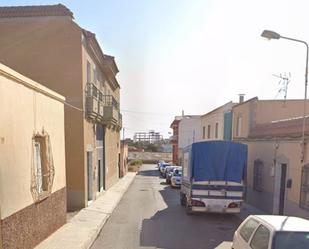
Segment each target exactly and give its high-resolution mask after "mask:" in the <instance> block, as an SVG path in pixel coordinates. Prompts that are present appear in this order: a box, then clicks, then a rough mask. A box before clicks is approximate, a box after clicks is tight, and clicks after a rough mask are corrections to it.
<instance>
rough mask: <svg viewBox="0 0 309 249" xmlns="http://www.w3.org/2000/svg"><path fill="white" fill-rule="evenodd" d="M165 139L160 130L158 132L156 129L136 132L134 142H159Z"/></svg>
mask: <svg viewBox="0 0 309 249" xmlns="http://www.w3.org/2000/svg"><path fill="white" fill-rule="evenodd" d="M162 140H163V136H162V135H161V134H160V132H156V131H154V130H151V131H148V132H135V134H134V137H133V141H134V142H142V143H151V144H153V143H158V142H160V141H162Z"/></svg>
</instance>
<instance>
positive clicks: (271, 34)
mask: <svg viewBox="0 0 309 249" xmlns="http://www.w3.org/2000/svg"><path fill="white" fill-rule="evenodd" d="M261 36H262V37H265V38H267V39H269V40H271V39H280V38H281V39H286V40H290V41H294V42H300V43H303V44H305V46H306V49H307V50H306V69H305V98H304V116H303V128H302V157H301V161H304V156H305V127H306V100H307V85H308V52H309V51H308V50H309V49H308V44H307V42H305V41H302V40H298V39H294V38H289V37H285V36H281V35H279V34H278V33H276V32H274V31H270V30H264V31H263V33H262V34H261Z"/></svg>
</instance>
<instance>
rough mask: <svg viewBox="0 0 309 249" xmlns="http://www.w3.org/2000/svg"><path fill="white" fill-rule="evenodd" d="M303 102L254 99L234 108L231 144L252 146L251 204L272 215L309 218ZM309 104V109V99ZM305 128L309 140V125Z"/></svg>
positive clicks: (249, 188) (249, 169)
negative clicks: (235, 142) (239, 143)
mask: <svg viewBox="0 0 309 249" xmlns="http://www.w3.org/2000/svg"><path fill="white" fill-rule="evenodd" d="M303 104H304V102H303V100H258V98H253V99H250V100H248V101H246V102H243V103H240V104H238V105H235V106H234V107H233V140H234V141H239V142H242V143H245V144H247V145H248V168H247V176H246V185H247V190H246V191H247V194H246V198H247V202H248V203H249V204H251V205H254V206H256V207H257V208H259V209H262V210H264V211H266V212H268V213H273V214H286V215H295V213H297V215H298V216H302V217H305V218H309V205H308V203H309V192H308V191H307V190H308V186H309V182H308V179H309V173H308V172H309V170H308V166H307V165H308V159H309V154H308V153H309V150H308V146H305V149H304V155H305V157H304V158H303V157H302V154H303V153H302V152H303V151H302V148H303V147H302V136H301V131H302V121H303V118H302V116H303ZM306 105H307V110H309V109H308V108H309V101H307V103H306ZM305 128H306V142H307V139H308V137H307V135H308V132H309V126H308V123H307V124H306V127H305Z"/></svg>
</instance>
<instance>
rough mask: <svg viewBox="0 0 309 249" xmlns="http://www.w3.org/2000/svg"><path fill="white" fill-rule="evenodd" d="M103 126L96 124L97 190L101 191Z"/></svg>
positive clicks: (103, 171) (103, 177)
mask: <svg viewBox="0 0 309 249" xmlns="http://www.w3.org/2000/svg"><path fill="white" fill-rule="evenodd" d="M104 133H105V132H104V127H103V126H102V125H101V124H97V128H96V148H97V191H98V192H101V191H103V190H104V188H105V186H104V183H105V170H104V147H105V146H104Z"/></svg>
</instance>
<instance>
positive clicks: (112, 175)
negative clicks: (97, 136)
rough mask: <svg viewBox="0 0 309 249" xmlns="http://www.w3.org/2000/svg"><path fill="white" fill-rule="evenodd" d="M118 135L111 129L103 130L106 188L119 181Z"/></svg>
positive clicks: (117, 132)
mask: <svg viewBox="0 0 309 249" xmlns="http://www.w3.org/2000/svg"><path fill="white" fill-rule="evenodd" d="M119 159H120V134H119V131H117V130H114V129H112V128H106V129H105V172H106V188H107V189H108V188H110V187H111V186H112V185H113V184H114V183H115V182H116V181H117V180H118V179H119V166H120V165H119V164H120V161H119Z"/></svg>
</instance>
